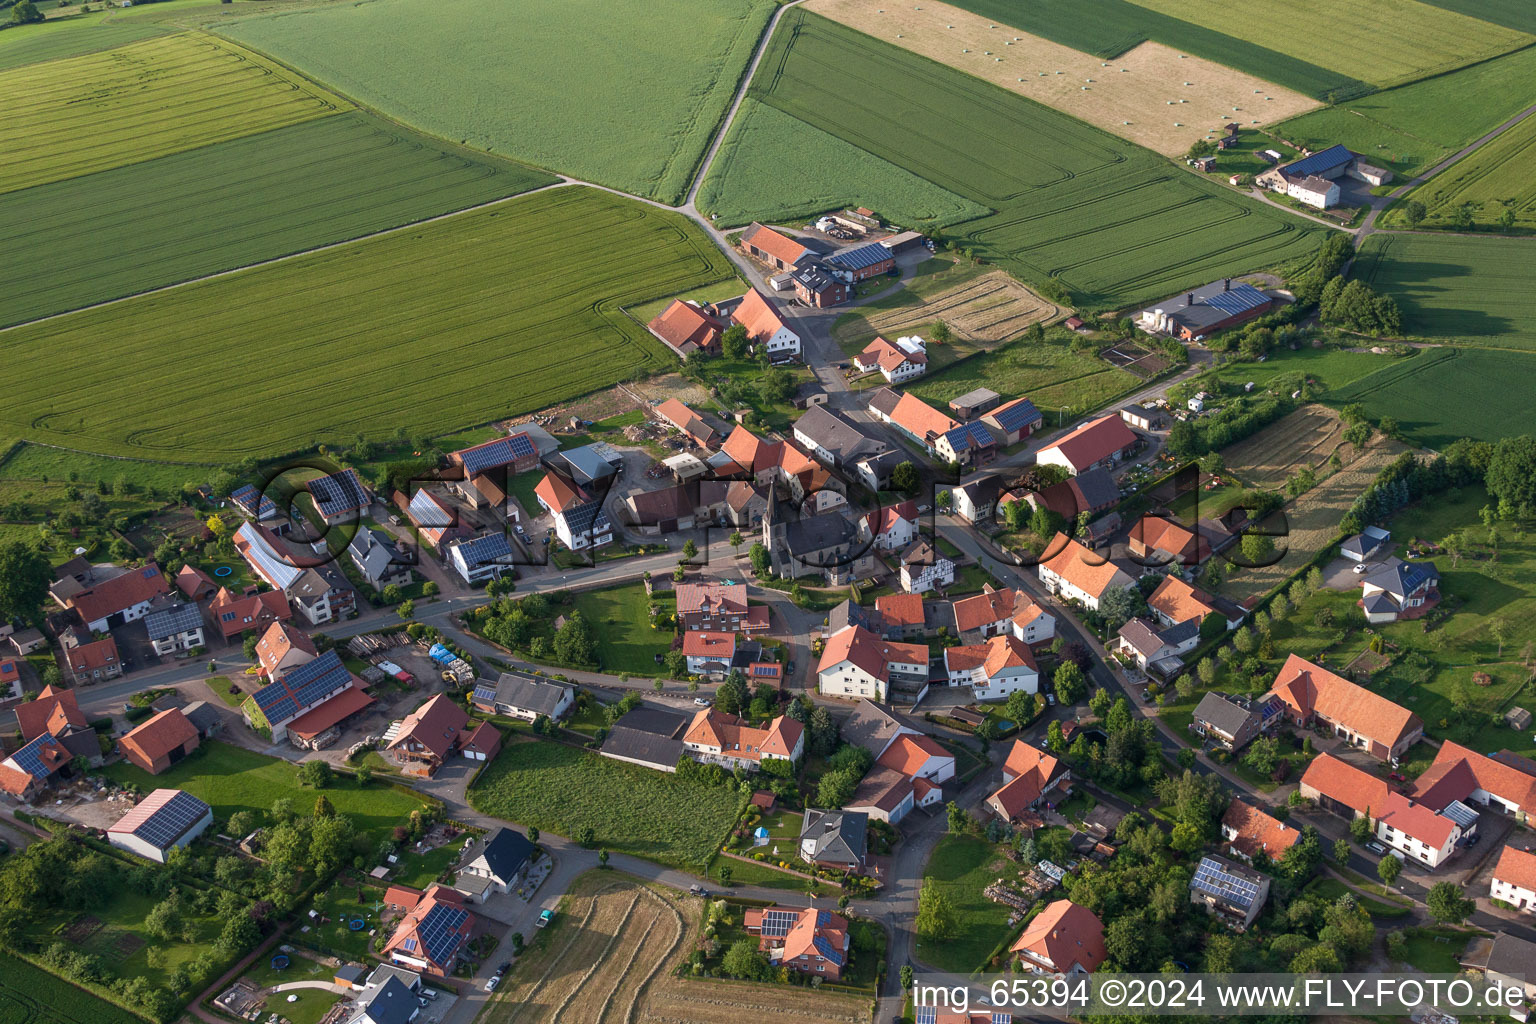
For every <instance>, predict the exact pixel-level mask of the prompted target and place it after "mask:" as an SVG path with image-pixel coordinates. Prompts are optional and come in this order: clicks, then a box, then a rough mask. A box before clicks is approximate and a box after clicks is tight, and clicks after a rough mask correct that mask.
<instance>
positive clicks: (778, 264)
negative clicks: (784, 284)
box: [740, 221, 815, 271]
mask: <svg viewBox="0 0 1536 1024" xmlns="http://www.w3.org/2000/svg"><path fill="white" fill-rule="evenodd" d="M740 244H741V247H742V248H743V249H745V250H746V251H747V253H748V254H749V255H751V256H752V258H753V259H755V260H757V261H758V262H760V263H766V264H767V265H768V266H770V267H772V268H773V269H774V270H778V271H784V270H793V269H795V267H797V266H799V265H800V262H801V261H802V260H804V259H806V258H807V257H811V256H814V255H815V253H813V252H811V250H809V249H807V248H806V247H805V246H804V245H801V244H800V243H799V242H797V241H795V240H794V239H793V238H790V237H789V236H788V235H786V234H784V233H782V232H780V231H777V230H775V229H773V228H770V227H764V226H763V225H762V224H759V223H758V222H757V221H753V222H752V223H751V224H750V225H748V227H747V229H746V230H745V231H743V232H742V233H741V243H740Z"/></svg>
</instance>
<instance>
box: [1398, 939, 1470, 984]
mask: <svg viewBox="0 0 1536 1024" xmlns="http://www.w3.org/2000/svg"><path fill="white" fill-rule="evenodd" d="M1403 936H1404V937H1405V938H1406V939H1407V940H1408V941H1407V945H1406V946H1405V948H1404V950H1403V959H1404V960H1406V961H1408V963H1410V964H1412V965H1413V966H1414V967H1415V968H1416V969H1418V970H1421V971H1423V972H1424V973H1426V974H1456V973H1457V972H1459V971H1460V970H1461V952H1462V950H1464V949H1466V948H1467V943H1468V942H1470V941H1471V940H1472V935H1471V933H1470V932H1464V931H1460V930H1458V929H1455V928H1406V929H1404V931H1403Z"/></svg>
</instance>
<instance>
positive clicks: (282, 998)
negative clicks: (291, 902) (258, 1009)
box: [241, 932, 368, 1024]
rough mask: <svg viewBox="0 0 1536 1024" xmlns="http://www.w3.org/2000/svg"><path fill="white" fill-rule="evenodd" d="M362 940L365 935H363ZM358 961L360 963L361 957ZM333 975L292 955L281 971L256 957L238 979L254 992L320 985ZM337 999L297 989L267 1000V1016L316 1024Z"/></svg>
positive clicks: (331, 994)
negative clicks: (294, 984) (291, 999)
mask: <svg viewBox="0 0 1536 1024" xmlns="http://www.w3.org/2000/svg"><path fill="white" fill-rule="evenodd" d="M363 934H364V935H365V936H366V935H367V934H368V933H367V932H363ZM358 959H362V957H361V956H359V957H358ZM335 975H336V969H335V968H334V967H326V966H325V965H324V964H322V963H320V962H319V961H316V960H311V959H309V958H308V957H306V956H301V955H295V956H293V957H292V958H291V962H290V963H289V965H288V967H287V968H286V969H284V970H281V971H274V970H273V969H272V958H271V957H270V956H268V957H258V958H257V959H256V962H255V963H254V964H252V965H251V969H250V970H248V971H246V972H245V973H244V974H243V975H241V977H242V978H244V979H245V980H246V981H249V982H251V983H252V984H254V985H255V986H256V987H257V988H258V989H264V988H271V987H272V986H274V985H282V984H286V983H291V982H295V981H323V982H329V981H330V980H331V979H332V978H333V977H335ZM291 995H292V996H298V999H297V1000H295V1001H294V1002H291V1003H290V1002H288V996H291ZM340 998H341V996H340V995H338V994H336V993H334V992H327V991H325V990H324V989H299V990H298V991H295V992H283V993H280V994H277V995H273V996H271V997H270V998H268V1000H267V1006H266V1010H267V1012H268V1013H273V1012H276V1013H279V1014H281V1015H282V1017H283V1018H284V1019H285V1020H288V1021H291V1022H292V1024H319V1022H320V1019H321V1018H322V1017H324V1016H325V1014H326V1011H327V1010H329V1009H330V1008H331V1007H333V1006H335V1005H336V1002H337V1000H339V999H340Z"/></svg>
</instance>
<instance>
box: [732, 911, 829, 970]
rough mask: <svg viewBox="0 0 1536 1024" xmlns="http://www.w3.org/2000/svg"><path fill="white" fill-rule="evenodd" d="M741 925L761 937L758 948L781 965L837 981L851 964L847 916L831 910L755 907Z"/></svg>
mask: <svg viewBox="0 0 1536 1024" xmlns="http://www.w3.org/2000/svg"><path fill="white" fill-rule="evenodd" d="M742 927H743V928H745V929H746V930H747V931H748V932H749V933H750V934H752V935H756V936H758V947H757V948H758V949H760V950H761V951H763V952H764V953H766V954H768V959H769V961H770V962H771V963H773V964H776V965H778V966H780V967H785V968H788V969H790V970H794V971H799V972H800V973H802V974H809V975H812V976H813V977H818V978H825V979H827V980H828V981H837V980H839V979H840V978H842V976H843V969H844V968H845V967H847V966H848V960H849V953H850V950H851V948H852V942H851V939H850V937H849V932H848V919H847V918H845V917H843V916H842V915H840V914H834V913H832V912H831V911H830V910H817V909H816V908H815V907H806V908H805V909H804V910H795V909H791V908H787V907H765V908H761V909H759V908H757V907H753V908H751V909H749V910H748V911H747V912H746V913H745V914H744V915H742Z"/></svg>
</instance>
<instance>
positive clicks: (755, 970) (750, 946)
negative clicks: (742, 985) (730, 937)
mask: <svg viewBox="0 0 1536 1024" xmlns="http://www.w3.org/2000/svg"><path fill="white" fill-rule="evenodd" d="M720 969H721V970H722V971H724V972H725V973H726V974H729V975H730V976H731V977H733V978H741V979H743V980H746V981H763V980H766V979H767V977H768V974H769V970H770V968H769V964H768V958H767V957H766V956H764V955H763V954H762V953H761V952H759V951H758V948H757V940H756V939H751V938H747V939H737V940H736V941H735V942H733V943H731V948H730V949H727V950H726V951H725V956H723V957H721V958H720Z"/></svg>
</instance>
